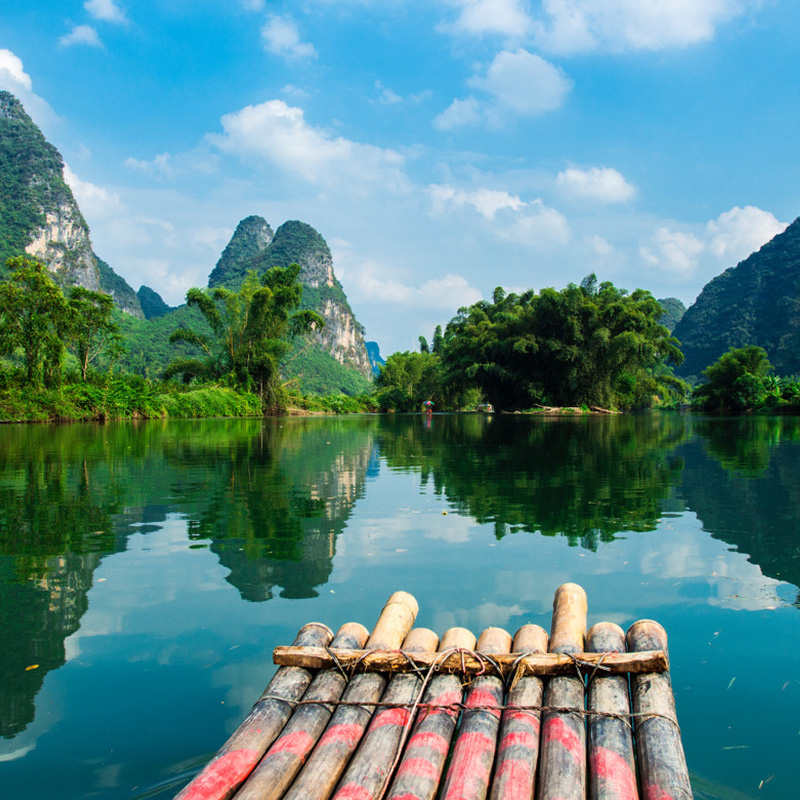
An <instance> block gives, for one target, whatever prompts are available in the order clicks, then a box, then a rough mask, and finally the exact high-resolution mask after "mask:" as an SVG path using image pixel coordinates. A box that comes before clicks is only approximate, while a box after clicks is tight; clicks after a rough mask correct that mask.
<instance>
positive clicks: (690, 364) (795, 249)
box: [674, 220, 800, 376]
mask: <svg viewBox="0 0 800 800" xmlns="http://www.w3.org/2000/svg"><path fill="white" fill-rule="evenodd" d="M674 334H675V336H676V337H677V338H678V339H680V341H681V345H682V349H683V352H684V355H685V357H686V360H685V361H684V363H683V365H682V366H681V368H680V369H679V370H678V372H679V374H681V375H685V376H697V375H699V374H700V373H701V372H702V370H703V369H705V368H706V367H707V366H708V365H709V364H712V363H713V362H714V361H716V360H717V359H718V358H719V357H720V356H721V355H722V354H723V353H725V352H726V351H728V350H729V349H731V348H732V347H733V348H741V347H747V346H748V345H758V346H760V347H763V348H764V350H765V351H766V352H767V355H768V357H769V360H770V361H771V362H772V364H773V365H774V366H775V369H776V370H778V372H780V373H782V374H785V375H791V374H796V373H800V220H795V221H794V222H793V223H792V224H791V225H790V226H789V227H788V228H787V229H786V230H785V231H784V232H783V233H782V234H780V235H778V236H776V237H775V238H774V239H773V240H772V241H771V242H768V243H767V244H765V245H764V246H763V247H762V248H761V249H760V250H759V251H758V252H756V253H753V254H752V255H751V256H749V257H748V258H746V259H745V260H744V261H742V262H741V263H739V264H738V265H737V266H735V267H731V268H729V269H727V270H725V272H723V273H722V274H721V275H718V276H717V277H716V278H714V279H713V280H712V281H711V282H710V283H708V284H707V285H706V286H705V288H704V289H703V291H702V292H701V293H700V296H699V297H698V298H697V300H696V301H695V303H694V304H693V305H692V307H691V308H690V309H689V310H688V311H687V312H686V314H685V315H684V317H683V319H681V321H680V322H679V323H678V325H677V326H676V327H675V331H674Z"/></svg>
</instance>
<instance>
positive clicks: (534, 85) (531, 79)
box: [433, 48, 572, 130]
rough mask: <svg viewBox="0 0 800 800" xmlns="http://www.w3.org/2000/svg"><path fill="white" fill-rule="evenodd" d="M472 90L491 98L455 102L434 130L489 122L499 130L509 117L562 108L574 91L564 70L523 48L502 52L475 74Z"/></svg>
mask: <svg viewBox="0 0 800 800" xmlns="http://www.w3.org/2000/svg"><path fill="white" fill-rule="evenodd" d="M468 83H469V85H470V86H471V87H472V88H473V89H478V90H480V91H482V92H485V93H486V94H487V95H488V98H487V100H486V101H485V102H483V103H482V102H479V101H478V100H477V99H476V98H475V97H468V98H467V99H465V100H458V99H456V100H454V101H453V102H452V103H451V104H450V106H449V107H448V108H447V109H446V110H445V111H443V112H442V113H441V114H439V116H438V117H436V119H435V120H434V123H433V124H434V127H436V128H439V129H440V130H450V129H452V128H457V127H461V126H465V125H475V124H478V123H479V122H486V123H488V124H489V125H490V126H493V127H499V126H501V125H502V124H504V122H505V120H506V119H507V118H508V117H513V116H521V117H530V116H536V115H538V114H543V113H545V112H547V111H553V110H554V109H557V108H560V107H561V106H562V105H563V103H564V99H565V98H566V96H567V94H569V91H570V90H571V88H572V81H571V80H570V79H569V77H568V76H567V75H566V74H565V73H564V71H563V70H562V69H560V68H559V67H556V66H555V65H553V64H551V63H550V62H549V61H545V59H543V58H542V57H541V56H538V55H536V54H535V53H529V52H528V51H527V50H525V49H523V48H519V49H517V50H515V51H514V52H511V51H509V50H502V51H501V52H500V53H498V54H497V55H496V56H495V57H494V60H493V61H492V63H491V64H489V66H488V67H487V68H486V71H485V72H483V73H481V74H476V75H473V76H472V77H471V78H470V79H469V81H468Z"/></svg>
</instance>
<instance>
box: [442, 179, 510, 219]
mask: <svg viewBox="0 0 800 800" xmlns="http://www.w3.org/2000/svg"><path fill="white" fill-rule="evenodd" d="M428 195H429V196H430V198H431V200H432V201H433V207H434V211H435V213H439V214H441V213H443V212H444V211H445V208H446V206H449V205H453V206H456V207H459V206H464V205H470V206H472V207H473V208H474V209H475V210H476V211H478V213H479V214H480V215H481V216H483V217H485V218H486V219H494V217H495V215H496V214H497V212H498V211H500V210H501V209H503V208H510V209H512V210H513V211H518V210H519V209H520V208H522V207H523V206H525V203H523V202H522V200H520V198H519V197H518V196H516V195H511V194H509V193H508V192H504V191H498V190H496V189H477V190H475V191H471V192H468V191H466V190H464V189H455V188H453V187H452V186H447V185H440V184H432V185H431V186H429V187H428Z"/></svg>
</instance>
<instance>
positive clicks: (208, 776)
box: [175, 622, 333, 800]
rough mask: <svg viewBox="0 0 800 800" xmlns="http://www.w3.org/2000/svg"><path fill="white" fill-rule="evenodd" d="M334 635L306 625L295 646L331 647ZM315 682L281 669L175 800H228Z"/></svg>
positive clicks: (304, 672)
mask: <svg viewBox="0 0 800 800" xmlns="http://www.w3.org/2000/svg"><path fill="white" fill-rule="evenodd" d="M332 637H333V632H332V631H331V629H330V628H328V626H327V625H321V624H320V623H318V622H310V623H309V624H307V625H304V626H303V627H302V628H301V629H300V631H299V633H298V634H297V637H296V638H295V640H294V641H295V645H297V646H301V647H309V646H310V647H317V646H324V645H326V644H328V643H329V642H330V640H331V638H332ZM310 682H311V673H310V672H309V671H308V670H306V669H303V668H301V667H281V668H280V669H279V670H278V671H277V672H276V673H275V675H274V676H273V678H272V680H271V681H270V682H269V684H268V685H267V688H266V689H265V690H264V692H263V694H262V695H261V697H260V698H259V700H258V701H257V702H256V704H255V705H254V706H253V708H252V710H251V711H250V713H249V714H248V715H247V717H246V718H245V720H244V722H242V724H241V725H240V726H239V727H238V728H237V729H236V730H235V731H234V733H233V734H232V735H231V737H230V738H229V739H228V741H227V742H225V744H224V745H223V746H222V747H221V748H220V750H219V751H218V752H217V754H216V755H215V756H214V758H212V759H211V761H209V763H208V764H206V766H205V768H204V769H203V770H202V772H200V774H199V775H197V776H196V777H195V778H194V780H192V782H191V783H189V784H188V785H187V786H186V787H184V789H183V790H182V791H180V792H179V793H178V794H177V795H176V797H175V800H227V798H229V797H231V796H233V794H234V792H235V791H236V789H237V788H238V787H239V786H240V785H241V783H242V781H244V779H245V778H246V777H247V776H248V775H249V774H250V772H251V770H252V769H253V767H255V765H256V764H257V763H258V761H259V759H260V758H261V756H263V755H264V753H265V752H266V750H267V748H268V747H269V746H270V745H271V744H272V742H273V741H274V740H275V737H276V736H277V735H278V734H279V733H280V731H281V728H283V726H284V724H285V723H286V720H287V719H288V718H289V716H290V714H291V713H292V702H294V701H297V700H299V699H300V698H301V697H302V696H303V693H304V692H305V690H306V687H307V686H308V684H309V683H310Z"/></svg>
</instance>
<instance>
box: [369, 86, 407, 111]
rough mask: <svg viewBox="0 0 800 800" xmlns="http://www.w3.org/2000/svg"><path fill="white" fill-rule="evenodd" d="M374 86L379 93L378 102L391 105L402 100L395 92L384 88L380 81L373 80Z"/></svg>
mask: <svg viewBox="0 0 800 800" xmlns="http://www.w3.org/2000/svg"><path fill="white" fill-rule="evenodd" d="M375 88H376V89H377V90H378V91H379V92H380V93H381V94H380V102H381V103H383V104H384V105H386V106H391V105H396V104H397V103H402V102H403V98H402V97H400V95H399V94H397V92H395V91H394V90H393V89H388V88H386V87H385V86H384V85H383V83H381V81H375Z"/></svg>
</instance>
